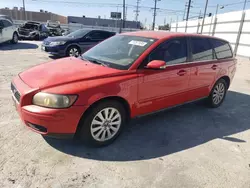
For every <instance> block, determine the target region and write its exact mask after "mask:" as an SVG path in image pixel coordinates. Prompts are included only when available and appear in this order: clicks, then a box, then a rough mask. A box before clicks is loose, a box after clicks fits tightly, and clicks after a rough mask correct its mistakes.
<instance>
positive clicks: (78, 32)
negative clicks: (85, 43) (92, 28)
mask: <svg viewBox="0 0 250 188" xmlns="http://www.w3.org/2000/svg"><path fill="white" fill-rule="evenodd" d="M87 33H89V31H88V30H84V29H79V30H76V31H74V32H72V33H70V34H68V35H67V37H72V38H82V37H84V36H85V35H86V34H87Z"/></svg>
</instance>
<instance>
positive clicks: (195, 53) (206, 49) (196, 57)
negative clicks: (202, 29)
mask: <svg viewBox="0 0 250 188" xmlns="http://www.w3.org/2000/svg"><path fill="white" fill-rule="evenodd" d="M191 47H192V57H193V61H207V60H213V59H215V55H214V51H213V48H212V46H211V44H210V43H209V40H208V39H207V38H194V37H193V38H191Z"/></svg>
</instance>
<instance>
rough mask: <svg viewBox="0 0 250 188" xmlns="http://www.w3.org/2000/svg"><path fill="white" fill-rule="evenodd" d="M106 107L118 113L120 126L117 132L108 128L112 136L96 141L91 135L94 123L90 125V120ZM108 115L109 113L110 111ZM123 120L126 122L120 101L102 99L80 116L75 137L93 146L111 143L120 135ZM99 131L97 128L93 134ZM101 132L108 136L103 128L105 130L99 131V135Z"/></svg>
mask: <svg viewBox="0 0 250 188" xmlns="http://www.w3.org/2000/svg"><path fill="white" fill-rule="evenodd" d="M107 108H113V109H116V110H117V111H118V112H119V113H120V117H121V124H120V127H119V128H118V129H117V132H116V131H114V132H113V131H112V130H111V129H109V131H112V132H113V133H112V134H113V137H111V138H110V139H108V140H105V141H98V140H96V139H95V138H94V137H93V135H92V133H91V127H93V126H94V124H93V125H92V121H93V120H94V118H96V116H97V114H98V113H99V112H101V111H102V110H104V109H107ZM110 110H111V109H110ZM109 112H111V111H109ZM109 115H111V113H110V114H109ZM113 115H114V114H113ZM103 117H104V116H103ZM113 117H114V116H113ZM125 122H126V112H125V109H124V107H123V105H122V104H121V103H119V102H117V101H114V100H107V101H103V102H100V103H99V104H97V105H94V106H93V107H92V108H91V109H90V110H89V111H88V112H87V113H86V114H85V115H84V117H83V118H82V120H81V121H80V124H79V129H78V132H77V137H78V138H80V140H82V141H83V142H84V143H85V144H87V145H89V146H94V147H100V146H106V145H109V144H111V143H112V142H113V141H114V140H115V139H116V138H117V137H118V136H119V135H120V133H121V132H122V130H123V127H124V124H125ZM104 126H105V125H98V127H103V128H104ZM99 132H102V130H100V129H99V130H97V131H96V132H94V133H93V134H96V135H97V134H98V133H99ZM110 133H111V132H110ZM103 134H104V135H106V136H108V131H107V130H105V132H103V133H101V134H100V136H99V137H101V136H102V135H103Z"/></svg>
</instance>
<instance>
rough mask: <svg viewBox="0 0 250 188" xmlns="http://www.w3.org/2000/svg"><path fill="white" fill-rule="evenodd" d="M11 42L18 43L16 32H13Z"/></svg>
mask: <svg viewBox="0 0 250 188" xmlns="http://www.w3.org/2000/svg"><path fill="white" fill-rule="evenodd" d="M11 43H12V44H17V43H18V34H17V32H14V33H13V36H12V40H11Z"/></svg>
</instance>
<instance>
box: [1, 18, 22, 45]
mask: <svg viewBox="0 0 250 188" xmlns="http://www.w3.org/2000/svg"><path fill="white" fill-rule="evenodd" d="M8 41H10V42H12V43H13V44H16V43H18V32H17V28H16V26H15V25H14V24H13V21H12V20H11V18H9V17H8V16H5V15H0V43H3V42H8Z"/></svg>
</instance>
